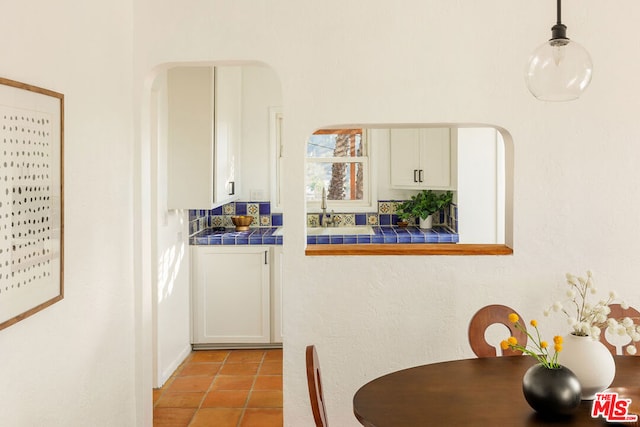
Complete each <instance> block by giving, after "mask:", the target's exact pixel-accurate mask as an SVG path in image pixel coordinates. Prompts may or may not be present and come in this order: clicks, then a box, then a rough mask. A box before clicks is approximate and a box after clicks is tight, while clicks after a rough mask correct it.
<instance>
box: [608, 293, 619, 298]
mask: <svg viewBox="0 0 640 427" xmlns="http://www.w3.org/2000/svg"><path fill="white" fill-rule="evenodd" d="M609 298H611V299H616V298H618V294H617V293H616V291H610V292H609Z"/></svg>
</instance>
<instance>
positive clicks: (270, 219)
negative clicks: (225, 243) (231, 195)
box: [189, 200, 458, 235]
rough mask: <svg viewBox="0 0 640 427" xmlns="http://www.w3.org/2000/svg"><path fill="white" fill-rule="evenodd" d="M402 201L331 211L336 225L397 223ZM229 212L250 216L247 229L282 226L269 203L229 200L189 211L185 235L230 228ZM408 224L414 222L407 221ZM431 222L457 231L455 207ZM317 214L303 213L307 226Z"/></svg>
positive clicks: (316, 220)
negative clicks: (367, 208)
mask: <svg viewBox="0 0 640 427" xmlns="http://www.w3.org/2000/svg"><path fill="white" fill-rule="evenodd" d="M402 202H403V201H402V200H381V201H379V202H378V212H371V213H337V214H334V220H335V224H336V226H338V227H348V226H353V225H378V226H392V225H396V223H397V222H398V215H397V214H396V209H397V207H398V205H399V204H400V203H402ZM233 215H251V216H252V217H253V221H252V222H251V226H250V227H251V228H257V227H280V226H282V225H283V222H282V214H281V213H271V203H269V202H233V203H228V204H226V205H223V206H220V207H218V208H215V209H211V210H190V211H189V235H194V234H196V233H199V232H201V231H203V230H206V229H209V228H232V227H233V223H232V222H231V217H232V216H233ZM410 225H415V224H413V223H411V221H410ZM434 225H444V226H447V227H448V228H450V229H451V230H453V231H454V232H455V233H457V232H458V207H457V206H456V205H455V204H451V206H450V207H449V209H448V210H445V211H441V212H440V214H439V216H436V217H435V218H434ZM319 226H320V214H318V213H310V214H307V227H319Z"/></svg>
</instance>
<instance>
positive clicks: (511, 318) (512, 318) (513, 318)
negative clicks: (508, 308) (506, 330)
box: [509, 313, 520, 323]
mask: <svg viewBox="0 0 640 427" xmlns="http://www.w3.org/2000/svg"><path fill="white" fill-rule="evenodd" d="M518 320H520V318H519V317H518V315H517V314H515V313H511V314H510V315H509V322H511V323H516V322H517V321H518Z"/></svg>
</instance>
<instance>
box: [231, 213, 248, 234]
mask: <svg viewBox="0 0 640 427" xmlns="http://www.w3.org/2000/svg"><path fill="white" fill-rule="evenodd" d="M252 221H253V217H252V216H251V215H235V216H232V217H231V222H233V225H235V226H236V231H247V230H248V229H249V225H251V222H252Z"/></svg>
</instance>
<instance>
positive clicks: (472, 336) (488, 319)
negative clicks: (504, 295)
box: [469, 304, 527, 357]
mask: <svg viewBox="0 0 640 427" xmlns="http://www.w3.org/2000/svg"><path fill="white" fill-rule="evenodd" d="M511 313H516V311H515V310H514V309H512V308H510V307H507V306H506V305H499V304H494V305H488V306H486V307H482V308H481V309H480V310H478V311H477V312H476V314H474V315H473V317H472V318H471V322H470V323H469V344H470V345H471V349H472V350H473V352H474V353H475V354H476V356H478V357H496V356H497V355H498V352H497V349H496V347H494V346H492V345H491V344H489V343H488V342H487V340H486V338H485V331H486V330H487V328H488V327H489V326H491V325H494V324H496V323H499V324H502V325H504V326H506V327H507V328H509V331H511V335H512V336H514V337H515V338H516V339H517V340H518V343H519V344H521V345H522V346H525V347H526V345H527V334H525V333H524V332H522V331H520V330H519V329H516V328H515V326H514V325H513V323H511V322H510V321H509V314H511ZM516 314H518V313H516ZM518 317H520V322H519V323H520V325H522V326H523V327H524V328H525V329H526V325H525V324H524V321H523V320H522V317H521V316H520V315H518ZM506 338H507V336H505V339H506ZM502 355H503V356H520V355H522V352H521V351H512V350H506V351H504V352H503V353H502Z"/></svg>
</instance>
